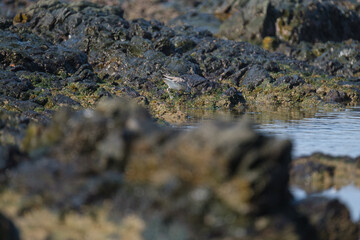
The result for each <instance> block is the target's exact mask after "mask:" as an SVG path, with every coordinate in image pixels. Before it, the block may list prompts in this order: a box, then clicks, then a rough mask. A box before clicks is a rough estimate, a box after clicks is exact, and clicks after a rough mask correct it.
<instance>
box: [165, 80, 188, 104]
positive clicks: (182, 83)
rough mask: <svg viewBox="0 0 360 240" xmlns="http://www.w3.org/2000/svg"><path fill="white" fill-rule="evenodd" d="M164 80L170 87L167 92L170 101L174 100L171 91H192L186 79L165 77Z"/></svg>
mask: <svg viewBox="0 0 360 240" xmlns="http://www.w3.org/2000/svg"><path fill="white" fill-rule="evenodd" d="M163 79H164V82H165V83H166V84H167V85H168V88H167V92H168V93H169V96H170V99H173V97H172V96H171V93H170V89H174V90H177V91H186V92H189V91H190V88H189V85H188V83H187V81H186V80H185V79H184V78H181V77H172V76H169V75H164V78H163Z"/></svg>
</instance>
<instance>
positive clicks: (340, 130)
mask: <svg viewBox="0 0 360 240" xmlns="http://www.w3.org/2000/svg"><path fill="white" fill-rule="evenodd" d="M248 115H249V116H250V117H251V118H252V119H254V120H255V121H256V117H255V118H254V117H252V116H256V115H257V113H250V114H248ZM257 123H258V125H257V126H256V128H257V130H258V131H260V132H262V133H264V134H266V135H271V136H276V137H279V138H288V139H291V140H292V141H293V143H294V150H293V155H294V156H295V157H298V156H301V155H309V154H311V153H313V152H323V153H326V154H331V155H337V156H339V155H348V156H350V157H357V156H359V155H360V148H359V145H360V107H354V108H350V109H344V110H341V111H334V112H326V111H318V112H317V113H315V114H314V116H312V117H305V118H303V119H288V120H271V121H262V122H259V121H257Z"/></svg>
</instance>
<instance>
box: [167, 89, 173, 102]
mask: <svg viewBox="0 0 360 240" xmlns="http://www.w3.org/2000/svg"><path fill="white" fill-rule="evenodd" d="M167 92H168V93H169V96H170V99H171V100H172V99H173V97H172V96H171V93H170V88H167Z"/></svg>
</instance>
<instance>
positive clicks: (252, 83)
mask: <svg viewBox="0 0 360 240" xmlns="http://www.w3.org/2000/svg"><path fill="white" fill-rule="evenodd" d="M264 81H265V82H267V83H272V82H273V81H274V80H273V79H272V77H271V76H270V74H269V73H268V72H267V71H266V70H265V69H264V68H263V67H262V66H260V65H254V66H251V67H250V68H249V70H248V71H247V72H246V74H245V76H244V78H243V80H242V81H241V84H243V85H245V86H246V87H248V88H249V89H254V88H255V87H257V86H259V85H260V84H262V83H263V82H264Z"/></svg>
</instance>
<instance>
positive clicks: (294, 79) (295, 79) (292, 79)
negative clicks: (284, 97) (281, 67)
mask: <svg viewBox="0 0 360 240" xmlns="http://www.w3.org/2000/svg"><path fill="white" fill-rule="evenodd" d="M304 83H305V81H304V80H303V79H302V78H301V77H299V76H297V75H294V76H284V77H280V78H278V79H276V81H275V82H274V86H279V85H281V84H286V85H288V86H289V88H290V89H292V88H293V87H296V86H299V85H301V84H304Z"/></svg>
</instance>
